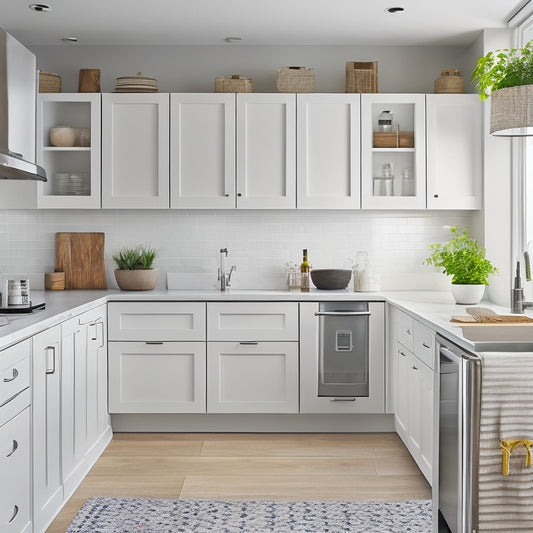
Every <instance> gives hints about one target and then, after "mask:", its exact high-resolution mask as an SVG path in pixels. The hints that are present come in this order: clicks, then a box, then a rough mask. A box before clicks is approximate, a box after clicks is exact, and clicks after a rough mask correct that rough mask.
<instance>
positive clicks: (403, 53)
mask: <svg viewBox="0 0 533 533" xmlns="http://www.w3.org/2000/svg"><path fill="white" fill-rule="evenodd" d="M32 50H33V51H34V53H35V54H36V56H37V67H38V68H39V69H41V70H44V71H47V72H57V73H58V74H61V77H62V82H63V92H76V91H77V90H78V76H79V70H80V69H81V68H99V69H100V74H101V76H100V77H101V83H102V92H112V91H113V90H114V88H115V79H116V78H117V77H119V76H129V75H132V74H136V73H137V72H142V73H143V74H144V75H145V76H151V77H155V78H157V79H158V81H159V90H160V91H161V92H213V91H214V86H215V77H216V76H222V75H229V74H241V75H243V76H248V77H251V78H252V79H253V81H254V88H255V92H276V71H277V69H278V68H279V67H281V66H284V65H301V66H305V67H311V68H314V69H315V92H334V93H335V92H337V93H338V92H344V90H345V71H344V69H345V63H346V61H378V77H379V92H388V93H409V92H414V93H432V92H433V82H434V80H435V78H437V77H439V76H440V72H441V70H443V69H445V68H458V69H459V70H461V73H462V74H463V76H464V78H465V81H467V86H469V83H468V81H469V79H470V73H471V71H472V68H473V66H474V63H473V61H472V57H471V55H469V53H468V49H465V48H463V47H453V46H452V47H437V46H424V47H418V46H396V47H393V46H372V47H356V46H243V45H239V44H228V45H225V46H78V45H72V44H64V45H61V46H41V47H33V49H32ZM467 92H471V91H470V90H469V89H467Z"/></svg>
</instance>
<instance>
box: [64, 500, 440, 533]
mask: <svg viewBox="0 0 533 533" xmlns="http://www.w3.org/2000/svg"><path fill="white" fill-rule="evenodd" d="M289 531H295V532H302V533H303V532H317V533H318V532H320V533H340V532H350V533H407V532H410V533H431V501H429V500H410V501H405V502H315V501H308V502H271V501H218V500H170V499H168V500H166V499H152V498H150V499H148V498H90V499H89V500H87V501H86V502H85V504H84V505H83V507H82V508H81V509H80V511H79V512H78V514H77V515H76V518H74V520H73V521H72V523H71V524H70V526H69V528H68V529H67V532H66V533H134V532H135V533H139V532H142V533H171V532H187V533H188V532H198V533H204V532H216V533H237V532H250V533H252V532H253V533H266V532H272V533H274V532H275V533H285V532H289Z"/></svg>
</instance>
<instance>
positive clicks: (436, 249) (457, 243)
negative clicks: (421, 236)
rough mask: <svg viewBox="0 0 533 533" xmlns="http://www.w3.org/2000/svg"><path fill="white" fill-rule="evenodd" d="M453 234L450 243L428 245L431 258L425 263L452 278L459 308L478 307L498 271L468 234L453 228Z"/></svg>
mask: <svg viewBox="0 0 533 533" xmlns="http://www.w3.org/2000/svg"><path fill="white" fill-rule="evenodd" d="M450 231H451V233H452V238H451V239H450V240H449V241H448V242H447V243H445V244H440V243H436V244H430V245H429V247H430V249H431V250H432V254H431V255H430V256H429V257H428V258H427V259H426V262H427V263H428V264H429V265H433V266H436V267H442V268H443V269H444V274H447V275H449V276H452V295H453V297H454V298H455V301H456V302H457V303H458V304H477V303H478V302H479V301H480V300H481V298H482V297H483V293H484V291H485V286H486V285H488V284H489V280H488V277H489V275H490V274H495V273H496V272H497V271H498V269H497V268H496V267H494V266H493V265H492V263H491V262H490V261H489V260H488V259H486V258H485V249H484V248H480V247H479V245H478V243H477V241H475V240H474V239H472V238H471V237H470V236H469V234H468V232H467V231H466V230H460V229H458V228H457V227H455V226H452V227H451V228H450Z"/></svg>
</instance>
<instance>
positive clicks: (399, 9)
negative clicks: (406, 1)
mask: <svg viewBox="0 0 533 533" xmlns="http://www.w3.org/2000/svg"><path fill="white" fill-rule="evenodd" d="M404 11H405V9H404V8H403V7H388V8H387V9H385V13H403V12H404Z"/></svg>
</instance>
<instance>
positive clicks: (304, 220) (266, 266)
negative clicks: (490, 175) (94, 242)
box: [0, 210, 473, 290]
mask: <svg viewBox="0 0 533 533" xmlns="http://www.w3.org/2000/svg"><path fill="white" fill-rule="evenodd" d="M472 217H473V215H472V214H470V213H464V212H443V213H429V212H420V213H419V212H401V213H397V212H394V213H393V212H383V211H380V212H355V213H346V212H341V211H316V212H314V211H230V212H228V211H132V210H127V211H88V210H87V211H84V210H75V211H74V210H72V211H71V210H69V211H57V210H54V211H28V210H21V211H0V272H1V273H3V274H24V275H29V276H28V277H30V278H31V279H32V288H35V289H37V288H38V286H36V283H37V284H39V280H40V279H41V278H42V275H41V274H42V273H44V272H52V271H53V270H54V266H55V264H54V263H55V259H54V254H55V233H56V232H58V231H82V232H91V231H102V232H105V234H106V246H105V259H106V272H107V280H108V286H109V288H116V284H115V280H114V276H113V269H114V268H115V265H114V262H113V260H112V255H113V254H114V253H115V252H116V251H118V249H119V248H120V247H122V246H134V245H136V244H138V243H149V244H151V245H152V246H153V247H155V248H157V249H158V252H159V253H158V256H157V258H156V261H155V267H157V268H159V270H160V280H159V286H160V288H164V287H166V273H167V272H181V273H198V274H201V278H202V279H211V277H210V274H212V283H211V287H206V288H212V287H214V286H215V285H216V272H217V261H218V257H219V253H218V251H219V249H220V248H228V250H229V255H228V264H229V265H233V264H235V265H237V271H236V272H235V273H234V274H233V276H232V287H233V288H236V289H282V288H285V268H286V264H287V262H289V261H292V262H297V263H300V261H301V253H302V249H303V248H307V249H308V250H309V259H310V262H311V264H312V266H313V267H314V268H339V267H340V268H343V267H348V266H349V265H350V264H351V260H352V259H354V258H355V253H356V252H357V251H358V250H366V251H367V252H368V255H369V258H370V262H371V264H372V266H373V268H375V269H376V270H377V272H378V273H379V275H380V278H381V289H382V290H406V289H422V290H435V289H442V290H446V289H447V287H448V284H449V281H448V280H447V278H446V277H445V276H443V275H442V274H440V272H438V271H436V270H435V269H434V268H432V267H429V266H427V265H425V264H424V259H425V258H426V257H427V256H428V255H429V249H428V245H429V244H430V243H433V242H444V241H446V240H447V239H448V236H449V232H448V230H447V229H446V228H445V226H450V225H458V226H465V227H470V225H471V223H472ZM41 286H42V281H41Z"/></svg>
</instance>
